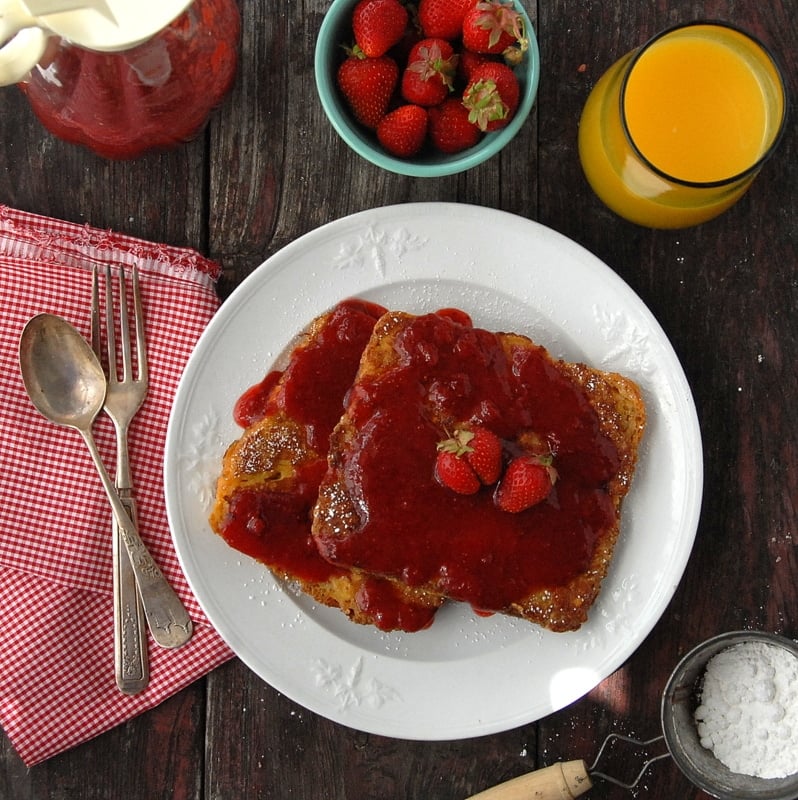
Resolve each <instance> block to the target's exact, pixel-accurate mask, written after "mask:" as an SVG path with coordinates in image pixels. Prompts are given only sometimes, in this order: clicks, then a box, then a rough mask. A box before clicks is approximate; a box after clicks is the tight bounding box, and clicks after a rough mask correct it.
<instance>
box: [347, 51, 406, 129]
mask: <svg viewBox="0 0 798 800" xmlns="http://www.w3.org/2000/svg"><path fill="white" fill-rule="evenodd" d="M337 79H338V88H339V89H340V90H341V92H342V94H343V95H344V97H345V98H346V101H347V103H348V104H349V107H350V109H351V110H352V113H353V114H354V115H355V118H356V119H357V120H358V121H359V122H360V123H361V124H363V125H365V126H366V127H367V128H373V129H376V127H377V125H378V124H379V122H380V120H381V119H382V118H383V117H384V116H385V113H386V111H387V109H388V104H389V103H390V101H391V97H392V95H393V92H394V89H395V88H396V84H397V83H398V81H399V67H398V66H397V64H396V62H395V61H394V60H393V59H392V58H390V57H389V56H380V57H379V58H366V57H365V55H364V54H363V52H362V51H361V50H360V48H358V47H355V48H354V49H353V50H352V52H351V55H349V56H348V58H347V59H346V60H345V61H344V62H343V63H342V64H341V66H340V67H339V68H338V75H337Z"/></svg>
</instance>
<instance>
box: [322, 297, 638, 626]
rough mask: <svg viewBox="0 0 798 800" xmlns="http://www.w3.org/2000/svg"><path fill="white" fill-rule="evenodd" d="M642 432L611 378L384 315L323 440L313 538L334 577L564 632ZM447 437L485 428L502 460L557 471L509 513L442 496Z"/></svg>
mask: <svg viewBox="0 0 798 800" xmlns="http://www.w3.org/2000/svg"><path fill="white" fill-rule="evenodd" d="M645 422H646V414H645V407H644V404H643V400H642V397H641V393H640V390H639V388H638V387H637V385H636V384H635V383H634V382H633V381H631V380H630V379H628V378H625V377H623V376H621V375H618V374H615V373H608V372H603V371H600V370H597V369H592V368H590V367H588V366H586V365H584V364H577V363H567V362H563V361H560V360H556V359H554V358H552V357H551V356H550V355H549V353H548V352H547V351H546V350H545V349H544V348H543V347H541V346H539V345H537V344H535V343H534V342H532V341H531V340H529V339H528V338H526V337H523V336H520V335H516V334H510V333H491V332H488V331H485V330H481V329H479V328H475V327H473V325H471V323H470V320H469V319H468V318H467V317H466V316H465V315H463V314H462V313H460V312H439V313H437V314H428V315H423V316H413V315H410V314H406V313H401V312H388V313H387V314H385V315H384V316H383V317H382V318H381V319H380V320H379V322H377V324H376V326H375V328H374V332H373V334H372V336H371V339H370V341H369V344H368V345H367V347H366V349H365V352H364V353H363V358H362V360H361V364H360V368H359V371H358V374H357V377H356V379H355V381H354V385H353V386H352V388H351V390H350V391H349V394H348V402H347V405H346V410H345V413H344V415H343V417H342V418H341V420H340V422H339V423H338V424H337V425H336V427H335V429H334V431H333V433H332V435H331V437H330V451H329V458H328V462H329V467H328V471H327V473H326V475H325V476H324V478H323V480H322V482H321V485H320V488H319V498H318V502H317V504H316V507H315V510H314V519H313V536H314V539H315V541H316V543H317V545H318V548H319V551H320V553H321V554H322V555H323V556H324V558H326V559H327V560H329V561H330V562H332V563H334V564H336V565H338V566H341V567H345V568H354V569H356V570H361V571H364V572H366V573H368V574H371V575H376V576H381V577H384V578H388V579H391V580H393V581H397V582H399V583H401V584H402V585H404V586H406V587H408V589H412V590H417V591H421V592H423V593H424V594H425V596H437V597H439V598H440V599H441V600H443V599H451V600H455V601H462V602H466V603H470V604H471V605H472V606H473V607H474V608H475V609H476V610H477V611H479V612H481V613H505V614H509V615H513V616H517V617H522V618H524V619H526V620H529V621H531V622H533V623H537V624H538V625H540V626H542V627H544V628H548V629H550V630H553V631H569V630H575V629H577V628H579V627H580V626H581V625H582V624H583V623H584V622H585V621H586V619H587V614H588V610H589V609H590V607H591V605H592V604H593V603H594V601H595V599H596V597H597V595H598V593H599V590H600V587H601V582H602V580H603V579H604V577H605V575H606V573H607V570H608V567H609V565H610V562H611V559H612V554H613V549H614V547H615V543H616V540H617V538H618V533H619V525H620V511H621V504H622V501H623V498H624V497H625V495H626V494H627V492H628V490H629V488H630V485H631V481H632V478H633V475H634V471H635V466H636V462H637V455H638V449H639V446H640V443H641V439H642V436H643V433H644V428H645ZM463 426H466V427H468V426H471V427H474V426H482V427H484V428H487V429H489V430H491V431H493V433H495V434H496V435H497V436H498V437H499V438H500V440H501V442H502V445H503V452H504V458H505V462H507V461H509V460H511V459H513V458H514V457H517V456H519V455H522V454H524V453H529V452H538V451H540V450H541V449H545V450H546V451H547V453H548V454H549V455H550V456H551V457H552V459H553V466H554V467H555V468H556V472H557V481H556V483H555V484H554V486H553V487H552V489H551V491H550V493H549V495H548V497H547V498H546V500H545V501H543V502H540V503H538V504H537V505H534V506H532V507H531V508H528V509H526V510H524V511H521V512H520V513H509V512H508V511H504V510H502V508H500V507H499V505H498V504H497V502H496V501H495V494H496V489H495V487H493V486H490V487H489V486H485V487H482V489H480V490H479V491H477V492H476V493H474V494H467V495H466V494H458V493H456V492H454V491H452V490H451V489H449V488H447V487H446V486H445V485H442V484H441V483H440V482H439V481H438V480H437V478H436V475H435V461H436V452H437V444H438V442H440V441H441V440H443V439H445V438H447V437H448V436H450V435H451V432H452V431H453V430H455V429H458V428H462V427H463Z"/></svg>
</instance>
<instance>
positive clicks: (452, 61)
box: [402, 39, 457, 106]
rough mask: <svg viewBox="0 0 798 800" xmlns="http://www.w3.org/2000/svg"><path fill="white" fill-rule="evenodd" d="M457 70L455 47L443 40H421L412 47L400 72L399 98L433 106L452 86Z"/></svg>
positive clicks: (442, 98) (439, 101) (443, 97)
mask: <svg viewBox="0 0 798 800" xmlns="http://www.w3.org/2000/svg"><path fill="white" fill-rule="evenodd" d="M456 71H457V56H456V55H455V52H454V48H453V47H452V46H451V44H449V42H447V41H445V40H444V39H422V40H421V41H420V42H418V44H416V45H415V47H413V49H412V50H411V51H410V55H409V57H408V62H407V67H406V68H405V71H404V72H403V73H402V97H404V99H405V100H407V102H408V103H415V104H416V105H420V106H436V105H438V104H439V103H442V102H443V100H444V99H445V98H446V97H447V96H448V94H449V92H451V91H452V88H453V80H454V76H455V72H456Z"/></svg>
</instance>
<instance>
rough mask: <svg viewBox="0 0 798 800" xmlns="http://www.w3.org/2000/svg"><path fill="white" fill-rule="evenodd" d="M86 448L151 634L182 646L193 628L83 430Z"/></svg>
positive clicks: (165, 643) (160, 641)
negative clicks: (127, 558) (125, 551)
mask: <svg viewBox="0 0 798 800" xmlns="http://www.w3.org/2000/svg"><path fill="white" fill-rule="evenodd" d="M80 433H81V435H82V436H83V439H84V441H85V442H86V446H87V447H88V449H89V452H90V453H91V457H92V459H93V461H94V466H95V467H96V468H97V472H98V473H99V475H100V479H101V480H102V484H103V488H104V489H105V493H106V494H107V495H108V500H109V502H110V503H111V508H112V509H113V512H114V516H115V517H116V521H117V525H118V526H119V533H120V535H121V539H122V542H123V544H124V546H125V549H126V550H127V554H128V557H129V558H130V564H131V567H132V568H133V574H134V575H135V576H136V583H137V584H138V587H139V595H140V596H141V604H142V605H143V606H144V615H145V616H146V618H147V624H148V625H149V628H150V632H151V633H152V636H153V638H154V639H155V641H156V642H157V643H158V644H159V645H160V646H161V647H169V648H172V647H180V645H182V644H185V643H186V642H187V641H188V640H189V639H190V638H191V634H192V633H193V630H194V626H193V623H192V622H191V618H190V617H189V615H188V612H187V611H186V609H185V607H184V606H183V604H182V603H181V602H180V598H179V597H178V596H177V594H175V591H174V589H172V587H171V586H170V585H169V583H168V582H167V580H166V578H165V577H164V575H163V573H162V572H161V570H160V568H159V567H158V565H157V564H156V563H155V561H154V560H153V558H152V556H151V555H150V552H149V551H148V550H147V547H146V546H145V544H144V542H142V541H141V537H140V536H139V534H138V531H137V530H136V526H135V525H134V524H133V521H132V520H131V519H130V516H129V515H128V513H127V510H126V509H125V506H124V504H123V503H122V500H121V499H120V497H119V495H118V494H117V492H116V489H115V488H114V485H113V483H112V482H111V478H110V477H109V476H108V471H107V470H106V469H105V465H104V464H103V462H102V459H101V458H100V454H99V452H98V450H97V445H96V444H95V442H94V437H93V436H92V435H91V431H88V430H81V431H80Z"/></svg>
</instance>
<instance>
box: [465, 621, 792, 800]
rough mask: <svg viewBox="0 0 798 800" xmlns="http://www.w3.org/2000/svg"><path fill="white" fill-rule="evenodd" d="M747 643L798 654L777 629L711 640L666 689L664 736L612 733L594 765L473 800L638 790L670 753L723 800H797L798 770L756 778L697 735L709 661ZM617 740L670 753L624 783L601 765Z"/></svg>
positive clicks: (532, 777) (569, 797)
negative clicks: (602, 786) (601, 787)
mask: <svg viewBox="0 0 798 800" xmlns="http://www.w3.org/2000/svg"><path fill="white" fill-rule="evenodd" d="M746 642H762V643H765V644H771V645H775V646H777V647H782V648H784V649H785V650H787V651H789V652H790V653H792V654H793V655H794V656H795V657H796V658H798V643H796V642H795V641H793V640H791V639H787V638H784V637H782V636H777V635H776V634H772V633H765V632H755V631H732V632H730V633H723V634H720V635H719V636H715V637H713V638H711V639H707V640H706V641H705V642H703V643H702V644H699V645H698V646H696V647H695V648H693V649H692V650H691V651H690V652H689V653H687V655H685V656H684V658H682V660H681V661H680V662H679V663H678V665H677V666H676V669H674V671H673V672H672V673H671V676H670V678H669V679H668V682H667V684H666V686H665V690H664V692H663V693H662V703H661V713H660V717H661V723H662V734H661V735H660V736H656V737H654V738H653V739H649V740H648V741H638V740H636V739H631V738H629V737H626V736H620V735H618V734H610V735H609V736H608V737H607V738H606V739H605V740H604V743H603V744H602V746H601V748H600V749H599V752H598V755H597V756H596V759H595V761H594V762H593V764H592V765H591V766H590V767H588V766H587V764H586V762H585V761H582V760H579V759H577V760H575V761H567V762H563V763H557V764H553V765H551V766H549V767H544V768H542V769H539V770H536V771H535V772H530V773H529V774H527V775H522V776H521V777H518V778H514V779H513V780H510V781H507V782H506V783H502V784H500V785H499V786H494V787H493V788H491V789H486V790H485V791H484V792H480V793H479V794H475V795H472V797H470V798H468V800H574V799H575V798H577V797H579V796H580V795H582V794H584V793H585V792H587V791H588V790H589V789H590V788H592V786H593V779H594V778H598V779H601V780H605V781H609V782H611V783H614V784H616V785H619V786H623V787H624V788H626V789H634V788H635V787H636V786H637V784H638V783H639V781H640V780H641V778H642V777H643V775H644V773H645V772H646V770H647V769H648V767H649V766H650V765H651V764H652V763H654V762H655V761H659V760H660V759H663V758H667V757H668V756H670V757H671V758H673V760H674V761H675V762H676V765H677V766H678V767H679V769H680V770H681V771H682V772H683V773H684V775H685V776H686V777H687V778H688V779H689V780H690V781H691V782H692V783H693V784H694V785H695V786H696V787H698V788H699V789H701V790H703V791H704V792H706V793H707V794H710V795H712V796H713V797H717V798H722V800H795V798H798V773H794V774H792V775H788V776H787V777H786V778H757V777H753V776H750V775H743V774H740V773H737V772H732V771H731V770H730V769H728V767H726V766H725V765H724V764H723V763H721V762H720V761H719V760H718V759H717V758H715V756H714V755H713V754H712V752H711V751H710V750H708V749H706V748H705V747H703V746H702V745H701V742H700V741H699V738H698V732H697V730H696V726H695V722H694V720H693V713H694V711H695V708H696V706H697V704H698V700H697V697H698V693H699V690H700V685H701V680H702V677H703V674H704V670H705V668H706V665H707V662H708V661H709V660H710V659H711V658H712V657H713V656H714V655H716V654H717V653H720V652H721V651H722V650H725V649H727V648H729V647H732V646H734V645H737V644H743V643H746ZM613 740H621V741H624V742H627V743H629V744H631V745H634V746H640V747H646V748H648V747H650V746H651V745H655V744H657V743H659V742H664V743H665V745H666V747H667V751H666V752H663V753H662V754H660V755H656V756H654V757H652V758H648V760H646V761H644V762H643V764H642V765H641V769H640V771H639V772H638V774H637V777H636V778H635V779H634V781H632V782H631V783H624V782H622V781H620V780H618V779H617V778H614V777H612V776H611V775H607V774H605V773H603V772H601V771H600V769H599V763H600V761H601V759H602V756H603V754H604V753H605V751H606V749H607V746H608V745H609V744H610V743H611V742H612V741H613Z"/></svg>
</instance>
